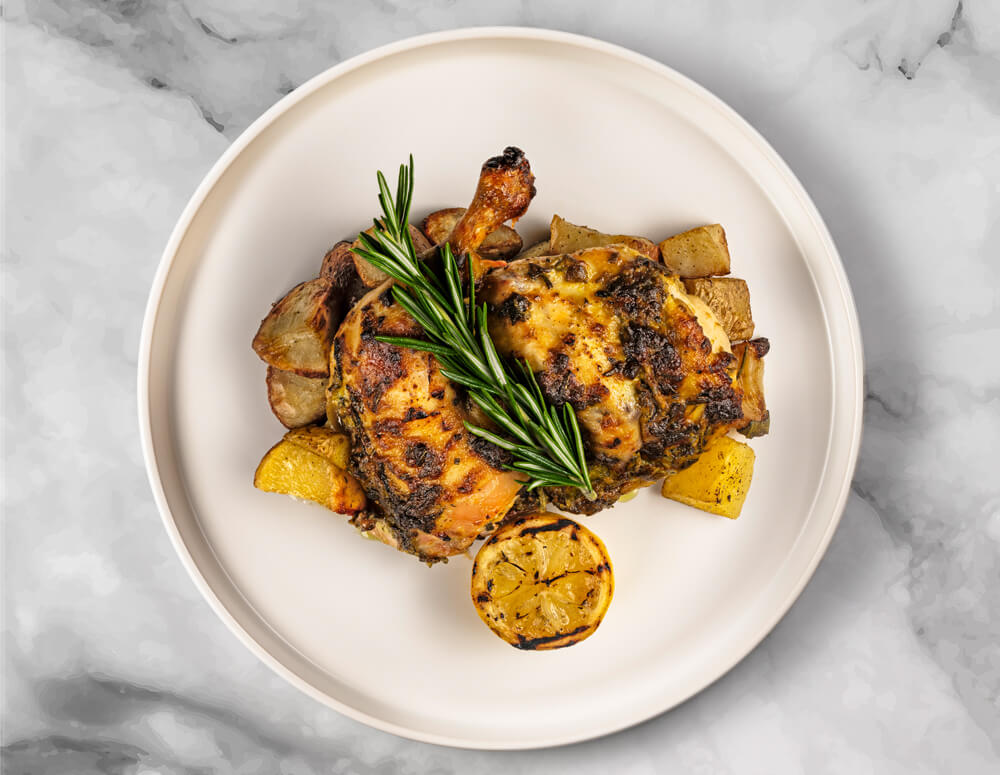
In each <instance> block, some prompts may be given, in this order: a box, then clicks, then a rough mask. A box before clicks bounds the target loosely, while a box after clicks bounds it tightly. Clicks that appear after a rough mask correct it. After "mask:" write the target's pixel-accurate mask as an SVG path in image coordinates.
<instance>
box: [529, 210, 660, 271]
mask: <svg viewBox="0 0 1000 775" xmlns="http://www.w3.org/2000/svg"><path fill="white" fill-rule="evenodd" d="M550 230H551V233H550V236H549V245H550V249H551V250H552V255H559V254H561V253H575V252H576V251H578V250H584V249H586V248H603V247H605V246H606V245H628V246H629V247H630V248H632V249H633V250H635V251H638V252H639V253H642V254H643V255H644V256H646V257H647V258H651V259H653V261H656V260H658V259H659V257H660V249H659V248H658V247H656V245H654V244H653V243H652V242H651V241H650V240H648V239H646V238H645V237H630V236H628V235H627V234H603V233H602V232H599V231H597V230H596V229H591V228H590V227H588V226H577V225H576V224H575V223H570V222H569V221H567V220H565V219H564V218H560V217H559V216H558V215H553V216H552V225H551V226H550Z"/></svg>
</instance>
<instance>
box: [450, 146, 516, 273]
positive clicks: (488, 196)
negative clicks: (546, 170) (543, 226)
mask: <svg viewBox="0 0 1000 775" xmlns="http://www.w3.org/2000/svg"><path fill="white" fill-rule="evenodd" d="M535 193H536V192H535V176H534V174H533V173H532V172H531V165H529V164H528V160H527V158H525V156H524V151H522V150H521V149H520V148H515V147H514V146H509V147H507V148H504V151H503V154H501V155H500V156H494V157H493V158H491V159H487V160H486V162H485V163H484V164H483V168H482V170H481V171H480V173H479V182H478V184H477V185H476V193H475V195H474V196H473V197H472V202H470V203H469V206H468V207H467V208H466V210H465V213H464V214H463V215H462V217H461V219H460V220H459V221H458V223H457V224H455V228H454V230H453V231H452V233H451V236H450V237H449V238H448V242H449V243H450V244H451V249H452V251H453V252H454V253H455V254H456V255H462V254H465V253H468V254H469V267H470V270H471V273H472V277H473V279H475V280H476V281H478V280H479V279H480V278H481V277H482V276H483V274H484V273H485V272H486V271H487V270H489V269H490V268H491V267H494V266H502V265H503V262H502V261H484V260H483V259H482V258H480V256H479V255H477V253H476V250H477V249H478V248H479V246H480V245H482V244H483V241H484V240H485V239H486V238H487V237H488V236H489V235H490V232H492V231H494V230H495V229H497V228H498V227H499V226H500V225H501V224H503V223H506V222H507V221H516V220H517V219H518V218H520V217H521V216H522V215H524V214H525V212H527V210H528V205H530V204H531V200H532V199H533V198H534V196H535Z"/></svg>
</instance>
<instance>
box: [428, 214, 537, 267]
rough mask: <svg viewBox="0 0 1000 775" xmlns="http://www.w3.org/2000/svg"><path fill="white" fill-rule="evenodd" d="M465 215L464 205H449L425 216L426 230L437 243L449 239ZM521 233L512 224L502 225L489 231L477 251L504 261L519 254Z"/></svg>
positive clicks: (487, 257)
mask: <svg viewBox="0 0 1000 775" xmlns="http://www.w3.org/2000/svg"><path fill="white" fill-rule="evenodd" d="M463 215H465V208H464V207H449V208H447V209H445V210H438V211H437V212H433V213H431V214H430V215H428V216H427V217H426V218H424V231H425V232H426V234H427V238H428V239H429V240H430V241H431V242H433V243H434V244H435V245H442V244H444V243H445V242H447V241H448V237H450V236H451V232H452V231H453V230H454V228H455V224H456V223H458V222H459V220H460V219H461V218H462V216H463ZM521 244H522V243H521V235H520V234H518V233H517V232H516V231H514V230H513V229H512V228H511V227H510V226H500V227H499V228H497V229H494V230H493V231H491V232H490V233H489V235H488V236H487V237H486V239H485V240H483V244H482V245H480V246H479V248H478V249H477V250H476V252H477V253H478V254H479V257H480V258H483V259H486V260H488V261H503V260H505V259H508V258H511V257H512V256H515V255H517V252H518V251H519V250H520V249H521Z"/></svg>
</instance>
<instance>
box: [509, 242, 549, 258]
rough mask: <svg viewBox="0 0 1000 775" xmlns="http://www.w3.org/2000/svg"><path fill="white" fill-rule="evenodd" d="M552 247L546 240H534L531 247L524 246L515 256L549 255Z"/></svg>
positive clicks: (535, 256) (533, 256)
mask: <svg viewBox="0 0 1000 775" xmlns="http://www.w3.org/2000/svg"><path fill="white" fill-rule="evenodd" d="M551 255H552V248H551V247H550V245H549V241H548V240H542V241H541V242H536V243H535V244H534V245H532V246H531V247H528V248H525V249H524V250H522V251H521V252H520V253H518V254H517V258H538V257H539V256H551Z"/></svg>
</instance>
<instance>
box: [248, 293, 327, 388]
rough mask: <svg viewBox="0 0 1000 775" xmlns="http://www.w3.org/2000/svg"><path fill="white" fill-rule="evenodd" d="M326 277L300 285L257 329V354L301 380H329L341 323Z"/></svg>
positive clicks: (254, 341) (276, 306)
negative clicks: (330, 358)
mask: <svg viewBox="0 0 1000 775" xmlns="http://www.w3.org/2000/svg"><path fill="white" fill-rule="evenodd" d="M332 290H333V286H332V285H331V283H330V281H329V280H328V279H327V278H325V277H317V278H316V279H315V280H309V281H307V282H304V283H300V284H299V285H296V286H295V287H294V288H292V290H290V291H289V292H288V293H287V294H286V295H285V297H284V298H283V299H281V301H279V302H278V303H277V304H275V305H274V306H273V307H272V308H271V311H270V312H269V313H268V315H267V317H265V318H264V319H263V320H262V321H261V324H260V328H258V329H257V335H256V336H255V337H254V339H253V349H254V352H256V353H257V355H258V356H260V359H261V360H263V361H264V362H265V363H267V364H268V365H269V366H274V367H275V368H276V369H281V370H282V371H291V372H294V373H295V374H298V375H299V376H300V377H326V376H328V375H329V369H330V364H329V362H328V354H329V350H330V341H331V340H332V339H333V334H334V331H335V330H336V327H337V325H338V324H339V323H340V320H339V314H338V310H337V308H336V306H337V304H339V302H338V301H337V300H336V299H335V298H334V295H333V294H332Z"/></svg>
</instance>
